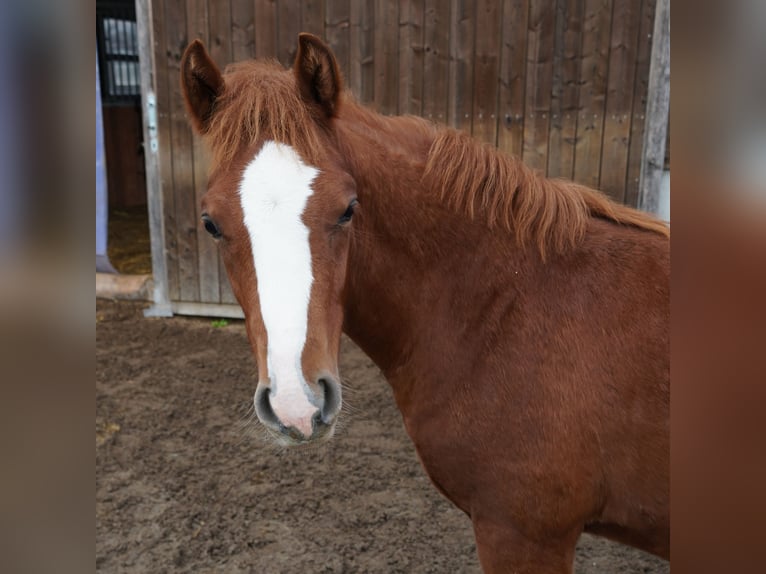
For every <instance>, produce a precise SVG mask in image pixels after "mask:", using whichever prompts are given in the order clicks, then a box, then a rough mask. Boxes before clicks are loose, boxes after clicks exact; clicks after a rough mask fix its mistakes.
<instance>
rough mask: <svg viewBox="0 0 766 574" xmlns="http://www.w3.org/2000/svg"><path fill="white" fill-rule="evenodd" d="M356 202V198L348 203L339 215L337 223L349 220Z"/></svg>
mask: <svg viewBox="0 0 766 574" xmlns="http://www.w3.org/2000/svg"><path fill="white" fill-rule="evenodd" d="M357 203H358V201H357V200H356V199H352V200H351V203H349V204H348V207H347V208H346V211H344V212H343V215H341V216H340V218H339V219H338V225H343V224H344V223H348V222H349V221H351V218H352V217H353V216H354V207H356V204H357Z"/></svg>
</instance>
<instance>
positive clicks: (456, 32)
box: [447, 0, 476, 133]
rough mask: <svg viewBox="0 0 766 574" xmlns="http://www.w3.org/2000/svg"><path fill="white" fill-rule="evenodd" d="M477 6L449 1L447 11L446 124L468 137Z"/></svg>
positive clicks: (471, 3) (460, 0) (459, 1)
mask: <svg viewBox="0 0 766 574" xmlns="http://www.w3.org/2000/svg"><path fill="white" fill-rule="evenodd" d="M475 26H476V5H475V3H474V2H471V1H468V0H452V3H451V9H450V61H449V96H448V101H447V105H448V114H449V123H450V125H451V126H454V127H456V128H458V129H461V130H464V131H466V132H468V133H471V129H472V125H473V55H474V37H475V34H476V27H475Z"/></svg>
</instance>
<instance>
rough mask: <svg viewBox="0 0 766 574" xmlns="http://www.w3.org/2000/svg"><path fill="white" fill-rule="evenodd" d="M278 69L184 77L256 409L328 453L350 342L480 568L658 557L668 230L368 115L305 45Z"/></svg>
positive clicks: (323, 49)
mask: <svg viewBox="0 0 766 574" xmlns="http://www.w3.org/2000/svg"><path fill="white" fill-rule="evenodd" d="M298 44H299V45H298V52H297V56H296V60H295V65H294V67H293V69H292V70H285V69H284V68H282V67H280V66H279V65H278V64H277V63H276V62H262V61H250V62H244V63H239V64H234V65H232V66H230V67H229V68H227V69H226V70H225V73H224V74H222V73H221V72H220V71H219V69H218V68H217V67H216V65H215V64H214V63H213V61H212V60H211V58H210V57H209V55H208V54H207V52H206V51H205V48H204V46H203V45H202V44H201V43H200V42H199V41H195V42H193V43H192V44H191V45H189V47H188V48H187V49H186V52H185V53H184V56H183V60H182V64H181V68H182V71H181V75H182V86H183V92H184V96H185V100H186V105H187V109H188V113H189V115H190V118H191V121H192V123H193V125H194V127H195V129H196V130H197V131H198V132H199V133H201V134H202V135H203V136H204V138H205V140H206V142H207V144H208V146H209V148H210V149H211V151H212V166H211V172H210V180H209V187H208V191H207V193H206V194H205V196H204V198H203V200H202V213H203V215H202V220H203V223H204V226H205V228H206V229H207V231H208V232H209V233H210V234H211V235H212V236H213V237H215V238H216V239H217V240H218V246H219V249H220V253H221V256H222V258H223V261H224V263H225V266H226V270H227V273H228V276H229V279H230V281H231V285H232V288H233V290H234V293H235V295H236V297H237V301H239V303H240V305H241V306H242V309H243V310H244V313H245V318H246V325H247V333H248V337H249V339H250V342H251V345H252V349H253V353H254V355H255V358H256V361H257V365H258V374H259V381H258V385H257V390H256V392H255V398H254V402H255V411H256V413H257V415H258V417H259V419H260V421H261V422H262V423H263V425H265V427H266V428H267V429H269V431H270V432H271V433H272V434H273V435H274V436H275V437H277V438H278V439H279V440H280V441H282V442H283V443H284V444H296V443H303V442H307V441H316V440H321V439H328V438H329V437H331V436H332V434H333V428H334V425H335V422H336V420H337V417H338V413H339V412H340V407H341V385H340V382H339V381H340V377H339V374H338V353H339V342H340V336H341V331H344V332H346V333H347V334H348V335H349V336H350V337H351V338H352V339H353V340H354V341H355V342H356V343H357V344H358V345H359V346H360V347H361V348H362V349H363V350H364V351H365V352H366V353H367V354H368V355H369V356H370V357H371V358H372V359H373V360H374V361H375V363H376V364H377V365H378V366H379V367H380V369H381V371H382V372H383V374H384V375H385V377H386V378H387V380H388V381H389V383H390V384H391V387H392V389H393V393H394V397H395V399H396V403H397V405H398V407H399V410H400V411H401V413H402V418H403V420H404V425H405V427H406V429H407V432H408V434H409V436H410V437H411V439H412V440H413V442H414V443H415V447H416V448H417V452H418V455H419V457H420V459H421V461H422V463H423V466H424V468H425V470H426V472H427V473H428V476H429V477H430V478H431V480H432V481H433V483H434V485H435V486H436V488H438V489H439V491H440V492H442V494H444V496H446V497H447V498H448V499H449V500H450V501H452V502H453V503H454V504H455V505H456V506H458V507H459V508H460V509H462V510H463V511H464V512H465V513H466V514H467V515H468V516H469V517H470V519H471V521H472V523H473V527H474V532H475V535H476V543H477V548H478V554H479V559H480V561H481V565H482V567H483V569H484V570H485V571H486V572H557V573H558V572H571V571H572V564H573V557H574V550H575V543H576V542H577V539H578V537H579V536H580V534H581V533H582V532H583V531H586V532H591V533H595V534H600V535H603V536H606V537H609V538H612V539H614V540H618V541H621V542H623V543H627V544H630V545H633V546H636V547H638V548H642V549H644V550H647V551H649V552H652V553H654V554H657V555H659V556H662V557H666V558H668V557H669V552H670V551H669V342H668V319H669V231H668V229H667V227H666V226H665V225H664V224H663V223H660V222H659V221H657V220H655V219H652V218H651V217H650V216H648V215H645V214H642V213H639V212H638V211H635V210H633V209H630V208H627V207H623V206H620V205H617V204H615V203H612V202H610V201H609V200H608V199H606V198H605V196H603V195H601V194H600V193H598V192H596V191H592V190H590V189H588V188H585V187H583V186H579V185H576V184H573V183H571V182H565V181H560V180H549V179H546V178H544V177H543V176H542V175H540V174H538V173H536V172H534V171H533V170H531V169H529V168H527V167H525V166H524V165H523V164H522V163H521V162H520V161H519V160H518V159H516V158H513V157H510V156H507V155H503V154H502V153H500V152H498V151H497V150H496V149H494V148H492V147H490V146H486V145H482V144H479V143H477V142H475V141H474V140H472V139H471V138H470V137H468V136H467V135H465V134H463V133H461V132H457V131H454V130H451V129H448V128H445V127H440V126H435V125H433V124H431V123H429V122H427V121H425V120H423V119H420V118H415V117H383V116H381V115H379V114H377V113H375V112H374V111H371V110H369V109H365V108H364V107H362V106H360V105H359V104H358V103H357V102H356V101H355V100H354V99H353V97H352V96H351V95H350V94H349V93H347V92H345V91H344V88H343V84H342V79H341V75H340V73H339V69H338V64H337V62H336V59H335V56H334V55H333V53H332V52H331V50H330V49H329V48H328V47H327V46H326V45H325V44H324V43H323V42H322V41H321V40H319V39H318V38H316V37H314V36H311V35H308V34H301V35H300V36H299V42H298Z"/></svg>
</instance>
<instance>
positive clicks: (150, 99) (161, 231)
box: [136, 0, 172, 316]
mask: <svg viewBox="0 0 766 574" xmlns="http://www.w3.org/2000/svg"><path fill="white" fill-rule="evenodd" d="M152 8H153V6H152V2H151V1H150V0H137V2H136V29H137V36H138V38H137V41H138V58H139V62H140V75H141V104H142V105H141V108H142V110H143V135H144V162H145V166H146V192H147V198H146V199H147V209H148V211H149V233H150V236H151V251H152V278H153V280H154V292H153V305H152V307H151V308H150V309H147V310H146V311H145V314H147V315H154V316H168V315H171V314H172V310H171V307H170V298H169V293H168V270H167V261H166V259H165V221H164V216H163V211H164V210H163V203H162V201H163V200H162V198H163V193H164V191H165V190H163V188H162V183H161V177H160V169H161V168H160V165H161V163H162V161H161V158H162V157H163V156H161V155H160V151H159V147H158V146H156V145H152V140H153V138H157V136H158V129H157V125H156V124H155V125H154V126H152V116H154V118H156V117H157V86H156V80H157V66H156V59H155V55H154V46H155V44H154V35H153V33H152Z"/></svg>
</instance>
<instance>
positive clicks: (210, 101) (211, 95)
mask: <svg viewBox="0 0 766 574" xmlns="http://www.w3.org/2000/svg"><path fill="white" fill-rule="evenodd" d="M223 87H224V84H223V76H221V71H220V70H219V69H218V66H216V65H215V62H213V60H212V59H211V58H210V56H209V55H208V53H207V51H206V50H205V46H204V44H203V43H202V42H200V41H199V40H194V41H193V42H192V43H191V44H189V46H188V47H187V48H186V50H185V51H184V55H183V57H182V58H181V89H182V91H183V94H184V101H185V102H186V109H187V111H188V112H189V116H190V118H191V120H192V123H193V124H194V128H195V129H196V130H197V131H198V132H199V133H202V134H204V133H205V132H206V131H207V130H208V127H209V126H210V118H211V116H212V114H213V106H214V104H215V100H216V98H218V96H220V95H221V94H222V93H223Z"/></svg>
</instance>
